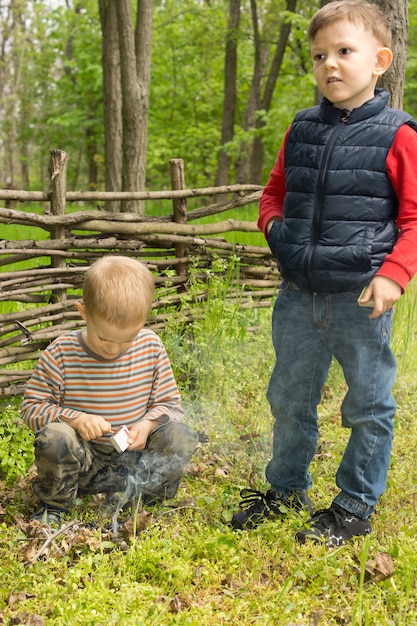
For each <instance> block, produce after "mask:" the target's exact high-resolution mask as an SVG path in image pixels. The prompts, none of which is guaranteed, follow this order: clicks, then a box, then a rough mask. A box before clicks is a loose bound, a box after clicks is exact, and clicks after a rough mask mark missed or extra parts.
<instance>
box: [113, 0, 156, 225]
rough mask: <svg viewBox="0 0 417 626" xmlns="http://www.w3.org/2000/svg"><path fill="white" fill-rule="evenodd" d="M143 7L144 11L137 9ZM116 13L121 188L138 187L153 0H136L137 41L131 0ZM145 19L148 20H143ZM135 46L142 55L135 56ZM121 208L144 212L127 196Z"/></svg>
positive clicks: (142, 175)
mask: <svg viewBox="0 0 417 626" xmlns="http://www.w3.org/2000/svg"><path fill="white" fill-rule="evenodd" d="M140 9H142V10H143V13H139V10H140ZM117 16H118V29H119V48H120V69H121V72H120V75H121V87H122V94H123V96H122V128H123V155H122V162H123V164H122V190H123V191H140V190H143V189H144V187H145V174H146V149H147V123H148V119H147V118H148V107H149V78H148V84H145V82H144V77H146V75H148V76H149V72H148V69H147V63H148V62H150V46H149V45H148V47H147V49H146V50H145V49H144V46H143V43H142V39H143V38H144V39H145V45H146V41H147V39H148V37H150V33H149V32H148V31H149V29H150V26H151V23H152V1H151V0H143V1H142V2H140V1H139V2H138V17H137V34H136V41H135V36H134V32H133V22H132V7H131V3H130V0H118V2H117ZM146 20H147V21H146ZM136 50H138V51H141V53H142V55H143V57H144V58H142V59H137V58H136ZM121 208H122V211H127V212H129V213H139V214H143V213H144V205H143V202H141V201H138V200H126V201H123V202H122V207H121Z"/></svg>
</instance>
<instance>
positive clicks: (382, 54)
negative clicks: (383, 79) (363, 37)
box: [373, 48, 392, 76]
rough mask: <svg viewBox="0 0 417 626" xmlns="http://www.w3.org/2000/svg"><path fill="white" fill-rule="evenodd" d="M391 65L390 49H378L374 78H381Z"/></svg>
mask: <svg viewBox="0 0 417 626" xmlns="http://www.w3.org/2000/svg"><path fill="white" fill-rule="evenodd" d="M391 63H392V50H391V49H390V48H379V50H378V52H377V57H376V63H375V68H374V71H373V74H374V76H382V74H384V73H385V72H386V71H387V69H388V68H389V66H390V65H391Z"/></svg>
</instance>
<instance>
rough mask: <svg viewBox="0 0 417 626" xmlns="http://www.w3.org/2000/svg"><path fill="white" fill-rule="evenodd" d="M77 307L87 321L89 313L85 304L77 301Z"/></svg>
mask: <svg viewBox="0 0 417 626" xmlns="http://www.w3.org/2000/svg"><path fill="white" fill-rule="evenodd" d="M75 308H76V309H77V311H78V313H79V314H80V315H81V317H82V318H83V320H84V322H86V321H87V313H86V310H85V306H84V304H83V303H82V302H76V303H75Z"/></svg>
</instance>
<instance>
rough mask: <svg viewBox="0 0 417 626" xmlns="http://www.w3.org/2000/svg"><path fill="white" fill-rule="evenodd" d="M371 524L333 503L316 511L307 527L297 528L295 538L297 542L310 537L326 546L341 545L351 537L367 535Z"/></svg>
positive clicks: (370, 529) (302, 541)
mask: <svg viewBox="0 0 417 626" xmlns="http://www.w3.org/2000/svg"><path fill="white" fill-rule="evenodd" d="M371 531H372V526H371V524H370V523H369V522H368V521H367V520H364V519H362V518H360V517H357V516H356V515H354V514H353V513H350V512H349V511H346V509H344V508H343V507H341V506H340V505H338V504H336V503H333V504H332V505H331V507H330V508H329V509H321V510H320V511H316V512H315V513H314V514H313V515H312V516H311V519H310V520H309V522H308V527H306V528H303V529H302V530H299V531H298V533H297V534H296V536H295V538H296V539H297V541H298V542H299V543H305V542H306V540H307V539H311V540H312V541H314V542H315V543H324V544H325V546H326V548H333V547H336V546H342V545H343V544H344V543H345V541H347V540H349V539H351V538H352V537H359V536H361V535H369V533H370V532H371Z"/></svg>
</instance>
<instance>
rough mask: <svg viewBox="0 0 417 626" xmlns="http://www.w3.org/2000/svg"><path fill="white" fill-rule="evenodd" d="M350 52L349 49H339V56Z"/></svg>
mask: <svg viewBox="0 0 417 626" xmlns="http://www.w3.org/2000/svg"><path fill="white" fill-rule="evenodd" d="M349 52H350V50H349V48H341V49H340V54H342V55H344V54H349Z"/></svg>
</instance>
